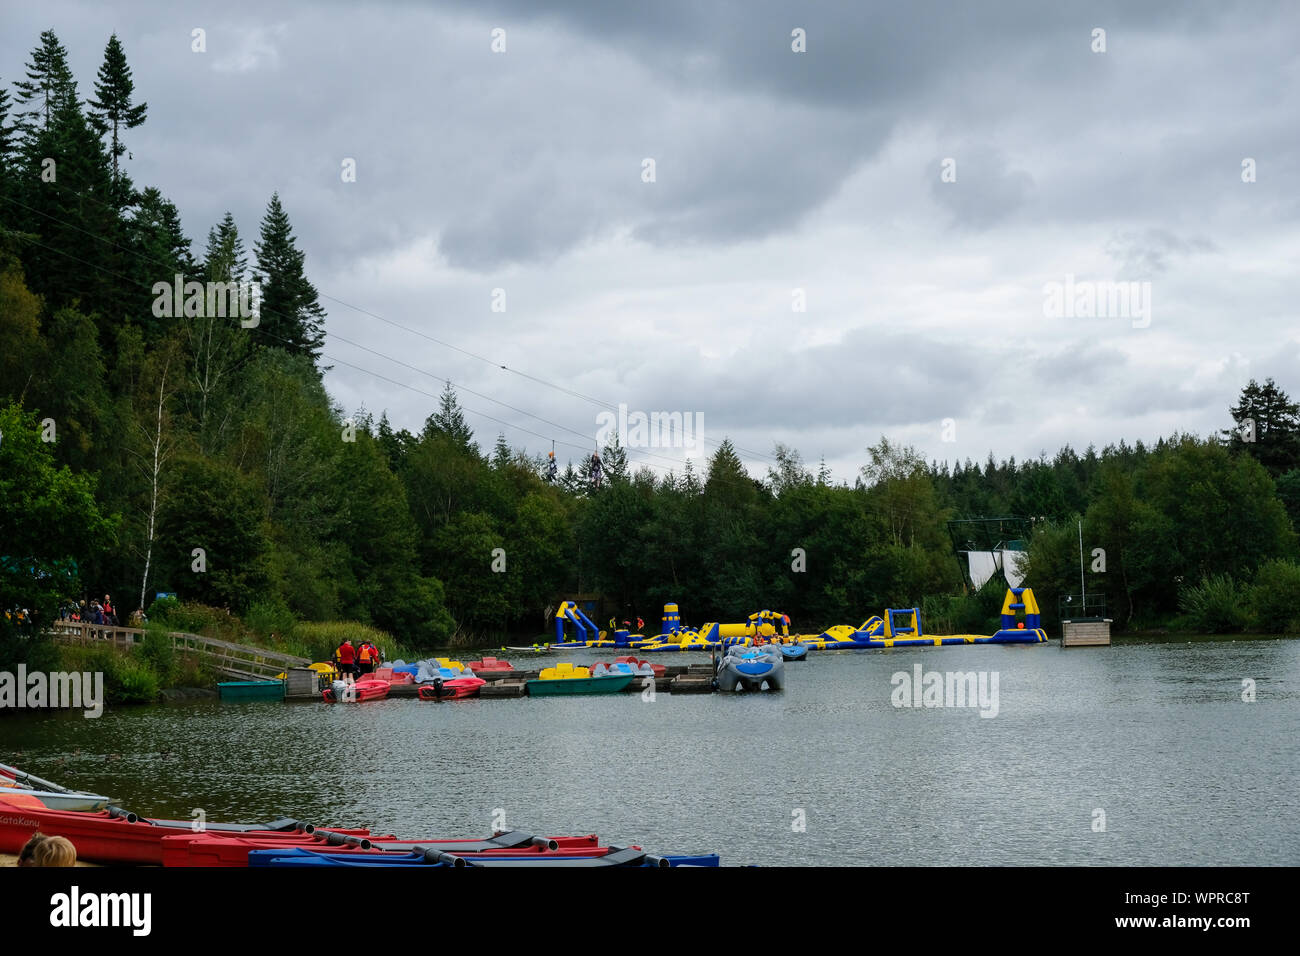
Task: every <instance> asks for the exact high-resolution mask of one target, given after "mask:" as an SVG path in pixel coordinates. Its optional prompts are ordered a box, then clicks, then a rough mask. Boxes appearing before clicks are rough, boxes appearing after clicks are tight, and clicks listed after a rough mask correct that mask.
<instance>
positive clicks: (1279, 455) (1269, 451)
mask: <svg viewBox="0 0 1300 956" xmlns="http://www.w3.org/2000/svg"><path fill="white" fill-rule="evenodd" d="M1228 412H1229V414H1231V415H1232V420H1233V421H1234V422H1236V427H1235V428H1231V429H1228V430H1226V431H1224V432H1223V433H1222V438H1223V440H1224V441H1225V443H1226V444H1227V445H1228V447H1230V448H1231V449H1233V450H1234V451H1245V452H1247V453H1248V454H1250V455H1251V456H1252V457H1254V458H1255V459H1256V460H1257V461H1259V463H1260V464H1261V465H1263V466H1264V467H1265V468H1267V469H1268V470H1269V473H1270V474H1271V475H1273V477H1275V478H1276V477H1278V476H1279V475H1283V474H1286V473H1287V472H1288V471H1290V470H1291V469H1292V468H1296V467H1298V466H1300V404H1297V403H1295V402H1293V401H1291V398H1290V396H1289V395H1287V393H1286V392H1284V391H1282V389H1280V388H1278V387H1277V383H1275V382H1274V381H1273V379H1271V378H1270V379H1266V380H1265V382H1264V384H1263V385H1261V384H1259V383H1258V382H1257V381H1255V380H1254V379H1253V378H1252V379H1251V380H1250V383H1249V384H1248V385H1247V386H1246V387H1245V388H1243V389H1242V390H1241V397H1240V398H1239V399H1238V401H1237V404H1236V405H1234V406H1233V407H1232V408H1230V409H1229V410H1228Z"/></svg>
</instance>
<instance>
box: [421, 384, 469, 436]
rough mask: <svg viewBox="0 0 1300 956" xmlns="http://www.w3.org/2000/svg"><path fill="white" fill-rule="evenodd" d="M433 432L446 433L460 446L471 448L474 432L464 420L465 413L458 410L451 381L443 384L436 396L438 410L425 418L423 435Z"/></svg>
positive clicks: (458, 404)
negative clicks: (440, 391) (440, 392)
mask: <svg viewBox="0 0 1300 956" xmlns="http://www.w3.org/2000/svg"><path fill="white" fill-rule="evenodd" d="M434 432H437V433H439V434H442V435H446V436H447V437H448V438H450V439H451V440H452V441H453V442H454V443H455V444H456V445H459V446H460V447H461V448H464V449H466V450H469V449H471V448H473V445H474V432H473V431H472V430H471V429H470V427H469V425H468V424H466V422H465V413H464V412H462V411H461V410H460V402H459V401H458V400H457V399H456V390H455V389H454V388H452V386H451V382H448V383H447V384H446V385H445V386H443V389H442V394H441V395H440V396H438V410H437V411H436V412H434V413H433V414H432V415H430V416H429V417H428V418H427V419H425V422H424V434H425V436H426V437H427V436H428V435H429V434H430V433H434Z"/></svg>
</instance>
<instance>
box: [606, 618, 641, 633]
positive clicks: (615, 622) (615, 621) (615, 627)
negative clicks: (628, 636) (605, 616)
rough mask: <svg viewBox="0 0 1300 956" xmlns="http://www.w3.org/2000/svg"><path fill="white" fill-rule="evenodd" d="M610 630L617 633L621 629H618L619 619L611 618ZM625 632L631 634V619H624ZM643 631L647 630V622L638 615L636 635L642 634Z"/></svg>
mask: <svg viewBox="0 0 1300 956" xmlns="http://www.w3.org/2000/svg"><path fill="white" fill-rule="evenodd" d="M609 629H610V631H617V630H618V629H619V628H618V618H614V617H611V618H610V619H609ZM623 630H625V631H629V632H631V631H632V620H631V618H626V617H625V618H623ZM643 630H645V621H643V620H642V619H641V615H639V614H638V615H637V618H636V632H635V633H637V634H640V633H641V632H642V631H643Z"/></svg>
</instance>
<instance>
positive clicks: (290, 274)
mask: <svg viewBox="0 0 1300 956" xmlns="http://www.w3.org/2000/svg"><path fill="white" fill-rule="evenodd" d="M254 249H255V250H256V252H257V279H258V281H259V282H261V283H262V305H261V324H260V325H259V326H258V328H259V330H260V331H261V332H262V333H263V336H264V341H265V342H266V344H267V345H268V346H271V347H274V348H282V349H284V350H285V351H287V352H289V353H290V354H291V355H303V356H307V357H309V358H310V359H311V360H312V361H313V362H314V361H315V360H316V357H317V356H318V355H319V354H320V349H321V345H322V344H323V343H324V341H325V333H324V331H323V323H324V320H325V310H324V309H322V308H321V305H320V301H319V297H318V295H317V292H316V287H315V286H313V285H312V284H311V282H309V281H308V279H307V273H306V269H305V266H304V262H305V258H306V257H305V255H304V254H303V252H302V250H300V249H298V248H297V245H296V240H295V238H294V235H293V227H292V226H290V225H289V216H288V215H287V214H286V213H285V211H284V207H283V206H282V205H281V204H280V194H279V193H276V194H274V195H273V196H271V202H270V204H269V205H268V206H267V207H266V216H265V217H264V218H263V219H262V233H261V238H260V240H259V241H258V242H257V244H256V245H255V246H254Z"/></svg>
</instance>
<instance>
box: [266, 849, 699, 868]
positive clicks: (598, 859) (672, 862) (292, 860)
mask: <svg viewBox="0 0 1300 956" xmlns="http://www.w3.org/2000/svg"><path fill="white" fill-rule="evenodd" d="M248 865H249V866H275V867H284V866H292V867H304V866H381V867H382V866H398V867H430V866H442V867H463V866H473V867H494V866H510V867H525V868H530V867H531V868H535V867H542V868H549V867H557V866H558V867H600V866H631V867H638V866H647V867H661V868H664V867H677V866H717V865H718V855H717V854H716V853H708V854H701V855H698V856H686V855H682V854H670V855H667V856H656V855H655V854H653V853H646V852H645V851H644V850H633V849H616V848H615V849H611V851H610V852H609V853H607V854H606V855H604V856H555V857H545V856H538V855H533V856H490V857H487V856H477V855H473V854H464V855H457V854H454V853H445V852H442V851H439V850H428V851H423V852H421V851H416V852H413V853H322V852H318V851H316V850H307V849H303V848H302V847H283V848H277V849H274V850H251V851H249V854H248Z"/></svg>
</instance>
